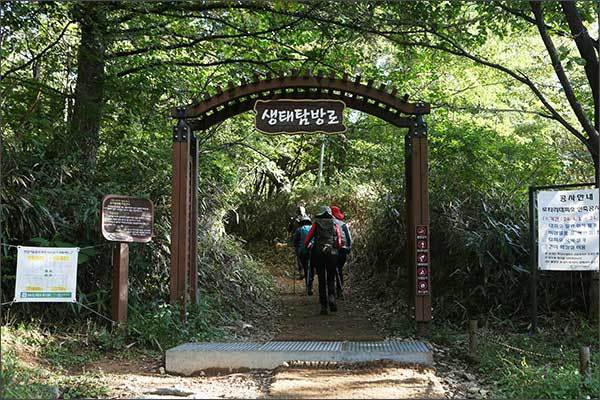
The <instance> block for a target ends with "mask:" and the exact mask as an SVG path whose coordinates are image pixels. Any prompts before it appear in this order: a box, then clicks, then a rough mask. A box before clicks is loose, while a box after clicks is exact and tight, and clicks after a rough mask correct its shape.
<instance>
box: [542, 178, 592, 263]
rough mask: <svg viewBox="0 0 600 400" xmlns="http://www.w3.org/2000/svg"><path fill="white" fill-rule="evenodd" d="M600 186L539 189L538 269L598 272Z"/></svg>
mask: <svg viewBox="0 0 600 400" xmlns="http://www.w3.org/2000/svg"><path fill="white" fill-rule="evenodd" d="M598 200H599V192H598V189H597V188H596V189H579V190H558V191H540V192H538V194H537V210H538V268H539V269H540V270H549V271H598V246H599V230H598V229H599V220H598V215H599V212H598V210H599V203H598Z"/></svg>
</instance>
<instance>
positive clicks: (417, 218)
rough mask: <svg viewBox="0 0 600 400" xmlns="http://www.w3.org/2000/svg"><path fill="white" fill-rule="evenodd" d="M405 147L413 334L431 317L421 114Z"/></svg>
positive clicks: (422, 333)
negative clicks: (413, 320)
mask: <svg viewBox="0 0 600 400" xmlns="http://www.w3.org/2000/svg"><path fill="white" fill-rule="evenodd" d="M405 146H406V150H407V153H406V157H407V160H406V165H407V167H408V168H407V175H410V177H409V179H408V181H407V183H406V184H407V193H406V195H407V212H408V232H407V245H408V257H409V269H410V283H411V286H412V288H411V291H410V293H411V297H412V298H411V301H410V303H409V304H410V307H411V312H412V314H413V315H412V316H413V317H414V319H415V321H416V322H417V335H418V336H425V335H426V334H427V324H428V322H429V321H430V320H431V271H430V253H431V252H430V249H431V243H430V241H429V238H430V232H429V190H428V157H427V124H426V123H425V121H423V117H422V116H421V115H417V116H416V119H415V123H414V125H413V126H411V127H410V128H409V133H408V136H407V144H406V145H405Z"/></svg>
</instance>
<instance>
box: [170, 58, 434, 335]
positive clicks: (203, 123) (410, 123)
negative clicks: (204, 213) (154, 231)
mask: <svg viewBox="0 0 600 400" xmlns="http://www.w3.org/2000/svg"><path fill="white" fill-rule="evenodd" d="M325 101H327V102H329V101H334V102H336V104H344V105H345V106H346V107H348V108H352V109H354V110H358V111H362V112H364V113H367V114H370V115H373V116H375V117H378V118H380V119H382V120H383V121H386V122H388V123H390V124H392V125H394V126H396V127H400V128H409V132H408V134H407V135H406V138H405V166H406V183H407V184H406V188H407V192H406V210H407V213H408V223H409V227H408V228H407V229H408V230H407V237H408V238H409V240H407V243H406V246H407V248H406V251H407V253H408V255H409V260H408V263H407V265H408V269H409V276H410V277H411V279H410V280H409V282H408V284H409V286H410V290H409V293H410V299H409V303H410V305H411V307H410V316H411V317H412V318H414V319H415V321H416V323H417V332H418V334H419V335H425V334H426V330H427V329H426V328H427V323H428V322H429V321H430V320H431V318H432V308H431V259H430V258H431V254H429V249H430V248H431V241H430V234H431V232H429V195H428V184H427V177H428V173H427V168H428V160H427V152H428V150H427V149H428V140H427V124H425V122H424V120H423V115H426V114H429V112H430V106H429V104H427V103H424V102H415V103H412V102H408V95H404V96H402V97H400V96H398V95H397V90H396V89H395V88H392V87H388V86H386V85H379V86H374V82H373V80H369V81H367V82H366V83H364V84H363V83H361V77H360V76H356V77H354V78H350V77H349V75H348V74H344V75H343V76H342V77H341V78H339V77H337V76H336V75H335V73H332V74H330V75H329V76H325V75H324V74H323V73H322V72H318V73H317V74H313V73H312V71H305V72H303V73H300V71H298V70H294V71H292V72H291V73H290V74H286V75H283V74H282V75H280V76H273V75H271V74H268V75H267V76H264V77H261V76H259V75H255V76H254V78H253V79H252V80H251V81H246V80H243V81H242V82H240V83H239V84H238V85H236V84H234V83H233V82H229V85H228V87H227V88H225V89H223V88H221V87H217V88H216V93H214V94H213V95H212V96H211V95H209V94H206V95H205V96H204V99H202V100H196V101H195V102H194V103H193V104H191V105H189V106H187V107H182V108H177V109H174V110H173V112H172V116H173V118H176V119H177V121H178V122H177V125H176V126H175V127H174V128H173V197H172V215H173V222H172V227H171V295H170V299H171V302H173V303H178V304H179V305H180V309H181V315H182V318H184V317H185V309H186V306H187V302H188V299H189V300H191V301H192V302H196V301H197V300H198V293H197V279H198V274H197V248H196V246H197V243H196V238H197V217H198V214H197V213H198V210H197V204H196V203H197V200H196V195H197V192H198V170H197V168H198V149H197V142H196V137H195V135H194V131H203V130H207V129H209V128H211V127H213V126H215V125H217V124H220V123H221V122H223V121H225V120H227V119H228V118H231V117H234V116H236V115H239V114H242V113H244V112H248V111H253V110H254V111H255V112H257V110H260V109H261V108H260V107H261V106H262V105H265V104H278V105H281V104H284V103H285V104H288V105H287V107H288V108H287V110H288V112H289V110H290V107H293V105H294V104H293V103H291V102H300V104H305V105H306V106H307V107H308V105H309V104H312V105H319V102H325ZM276 102H277V103H276ZM322 104H323V106H325V105H326V103H322ZM318 107H320V106H318ZM281 111H285V110H284V109H281ZM257 115H258V114H257ZM294 118H295V114H294ZM284 122H286V121H284ZM296 122H297V121H296ZM267 125H268V124H267ZM272 125H273V126H275V128H273V126H265V125H264V124H262V123H259V124H257V128H258V129H260V130H262V131H264V132H266V133H269V134H277V133H292V134H301V133H305V132H306V133H310V132H319V133H323V132H324V133H334V132H328V131H327V130H326V129H323V125H320V124H318V123H317V122H316V121H315V123H314V124H310V123H309V124H308V126H310V129H302V128H301V127H299V126H298V124H297V123H296V125H295V126H294V124H292V125H289V126H287V127H283V128H282V126H281V124H279V123H274V124H272ZM332 125H333V124H332ZM344 128H345V127H344ZM336 129H341V127H337V128H335V129H331V130H332V131H336V132H341V130H340V131H337V130H336ZM423 227H424V228H425V229H426V231H427V237H426V238H425V244H426V247H427V248H426V249H417V240H421V239H417V236H419V235H417V233H416V232H417V231H416V230H417V229H421V230H422V229H423ZM421 246H422V243H421ZM424 252H427V262H426V263H423V262H418V260H417V257H418V256H419V255H421V254H422V253H424ZM419 268H420V270H418V269H419ZM423 268H425V269H423ZM424 270H425V271H426V272H427V275H426V276H423V275H422V274H423V271H424ZM418 272H420V273H421V275H418ZM423 282H426V284H423Z"/></svg>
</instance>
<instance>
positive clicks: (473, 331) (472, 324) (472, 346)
mask: <svg viewBox="0 0 600 400" xmlns="http://www.w3.org/2000/svg"><path fill="white" fill-rule="evenodd" d="M477 347H478V343H477V320H476V319H474V320H470V321H469V356H471V357H472V358H477Z"/></svg>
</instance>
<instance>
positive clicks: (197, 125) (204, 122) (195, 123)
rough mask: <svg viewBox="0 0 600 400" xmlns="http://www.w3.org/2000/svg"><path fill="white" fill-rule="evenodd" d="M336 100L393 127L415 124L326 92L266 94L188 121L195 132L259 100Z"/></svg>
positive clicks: (413, 118)
mask: <svg viewBox="0 0 600 400" xmlns="http://www.w3.org/2000/svg"><path fill="white" fill-rule="evenodd" d="M266 98H268V99H272V100H276V99H317V98H318V99H335V100H342V101H344V103H346V106H348V107H350V108H352V109H355V110H358V111H362V112H365V113H367V114H371V115H373V116H375V117H378V118H380V119H382V120H384V121H386V122H389V123H390V124H392V125H395V126H398V127H401V128H405V127H410V126H412V125H414V124H415V122H416V120H415V117H412V116H410V117H408V116H402V115H400V114H398V113H397V112H394V111H393V110H391V109H386V108H385V107H380V106H379V105H377V104H376V103H375V104H373V103H369V102H367V101H364V100H360V99H356V98H355V97H349V96H343V95H336V94H333V93H326V92H321V93H318V92H295V93H293V92H290V93H280V94H275V95H270V94H268V93H265V96H260V95H259V96H258V97H255V98H246V99H241V100H240V101H237V102H233V103H230V104H227V105H226V106H225V107H224V108H222V109H220V110H216V111H214V112H209V113H208V114H202V115H201V116H200V117H199V118H193V119H189V120H188V124H189V126H190V128H191V129H192V130H193V131H198V130H206V129H208V128H210V127H212V126H214V125H217V124H219V123H221V122H223V121H225V120H226V119H228V118H231V117H234V116H236V115H238V114H242V113H244V112H247V111H251V110H253V109H254V103H255V102H256V100H258V99H262V100H264V99H266Z"/></svg>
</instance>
